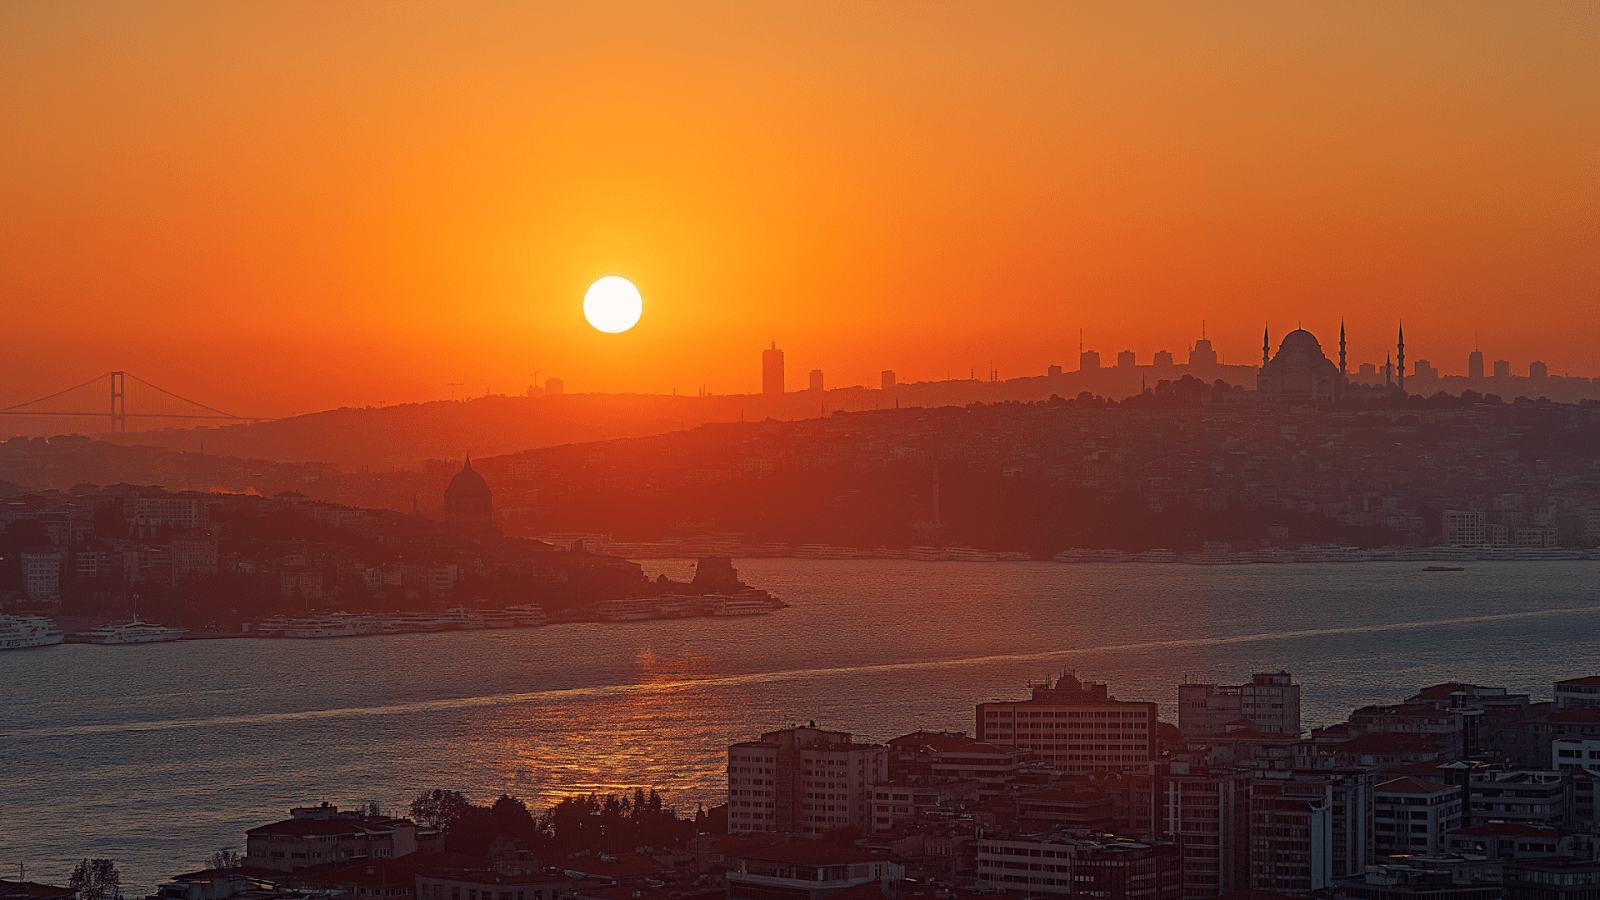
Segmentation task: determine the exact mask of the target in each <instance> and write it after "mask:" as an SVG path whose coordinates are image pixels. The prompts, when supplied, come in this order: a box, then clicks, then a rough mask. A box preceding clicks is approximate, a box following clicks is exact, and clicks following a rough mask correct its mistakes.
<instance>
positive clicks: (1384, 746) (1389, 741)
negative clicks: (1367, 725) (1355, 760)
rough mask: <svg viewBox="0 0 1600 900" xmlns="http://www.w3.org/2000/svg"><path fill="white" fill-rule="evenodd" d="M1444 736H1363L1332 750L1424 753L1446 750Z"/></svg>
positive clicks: (1387, 733) (1391, 732)
mask: <svg viewBox="0 0 1600 900" xmlns="http://www.w3.org/2000/svg"><path fill="white" fill-rule="evenodd" d="M1444 741H1445V736H1444V735H1442V734H1409V733H1401V732H1393V731H1385V732H1379V733H1376V734H1363V735H1361V736H1360V737H1354V738H1351V739H1350V740H1348V741H1345V742H1344V743H1342V744H1335V745H1334V746H1333V747H1332V748H1331V749H1332V750H1333V752H1335V753H1404V752H1407V751H1410V752H1413V753H1422V752H1429V751H1438V750H1442V749H1444Z"/></svg>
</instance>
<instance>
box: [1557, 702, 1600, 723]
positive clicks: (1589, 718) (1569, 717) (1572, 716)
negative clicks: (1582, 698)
mask: <svg viewBox="0 0 1600 900" xmlns="http://www.w3.org/2000/svg"><path fill="white" fill-rule="evenodd" d="M1545 721H1547V722H1555V723H1557V724H1560V725H1600V706H1580V707H1577V708H1575V709H1563V710H1562V711H1560V712H1556V713H1551V714H1550V715H1549V716H1548V717H1547V718H1546V719H1545Z"/></svg>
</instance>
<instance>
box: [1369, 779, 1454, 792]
mask: <svg viewBox="0 0 1600 900" xmlns="http://www.w3.org/2000/svg"><path fill="white" fill-rule="evenodd" d="M1373 790H1374V792H1376V793H1379V794H1437V793H1440V792H1441V791H1453V790H1456V786H1455V785H1453V784H1441V783H1440V782H1437V781H1428V780H1427V779H1425V778H1417V777H1416V776H1413V775H1406V776H1403V777H1401V778H1396V779H1394V780H1393V781H1385V782H1384V783H1383V784H1380V785H1378V786H1377V787H1376V788H1373Z"/></svg>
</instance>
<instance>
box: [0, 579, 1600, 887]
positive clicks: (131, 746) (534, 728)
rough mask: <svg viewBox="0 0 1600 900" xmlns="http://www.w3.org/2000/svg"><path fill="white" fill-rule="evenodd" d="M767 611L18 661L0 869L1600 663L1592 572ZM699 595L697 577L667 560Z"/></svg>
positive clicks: (914, 589)
mask: <svg viewBox="0 0 1600 900" xmlns="http://www.w3.org/2000/svg"><path fill="white" fill-rule="evenodd" d="M740 568H741V571H742V572H743V575H744V577H745V580H746V581H748V582H750V583H751V584H755V585H759V586H761V587H764V588H768V589H770V590H772V591H774V592H775V593H777V594H778V595H779V596H781V597H783V598H784V599H786V600H788V601H789V602H790V603H792V604H793V606H792V608H790V609H785V610H781V611H779V612H777V613H775V614H773V615H769V616H752V617H748V618H734V619H685V620H676V621H654V622H636V623H624V624H574V625H557V626H550V627H546V628H538V629H517V630H505V631H498V630H497V631H474V632H452V633H443V634H412V635H393V636H380V637H363V638H346V639H342V640H330V641H295V640H276V641H268V640H223V641H185V642H178V643H168V644H153V645H145V646H135V647H97V646H87V645H64V646H60V647H55V648H50V649H41V650H30V651H16V652H7V653H4V654H0V700H3V704H0V867H4V868H5V869H6V870H8V871H7V875H8V876H14V875H15V874H16V873H17V872H18V871H19V870H18V865H19V864H22V865H24V866H25V867H26V868H25V870H24V871H25V873H26V875H27V877H28V878H29V879H30V880H38V881H44V882H52V883H57V884H62V883H65V880H66V878H67V875H68V873H69V872H70V870H71V867H72V864H73V863H74V862H75V861H76V860H78V859H79V858H82V857H109V858H111V859H114V860H116V861H117V863H118V864H119V866H120V867H121V869H122V871H123V875H124V884H125V885H126V886H127V887H128V888H129V891H128V892H129V894H130V895H132V896H140V895H142V894H143V893H145V892H147V891H148V889H149V888H151V887H153V886H154V884H155V883H157V882H158V881H160V880H161V879H163V878H165V877H167V876H169V875H173V874H177V873H180V872H185V871H192V870H194V869H198V868H202V867H203V866H204V863H205V860H206V858H207V857H208V856H209V855H210V854H211V853H212V852H213V851H215V850H217V849H219V848H223V847H232V848H236V849H239V850H241V851H242V850H243V848H244V832H245V830H246V829H247V828H251V827H254V826H256V825H260V824H264V823H266V822H270V821H274V820H276V819H279V818H282V817H284V816H286V815H287V813H288V810H289V808H290V807H291V806H296V805H303V804H310V803H316V802H320V801H324V800H326V801H329V802H333V803H337V804H341V805H344V804H353V803H356V802H361V801H369V800H373V801H377V802H378V803H380V804H381V805H382V806H383V807H384V808H385V809H387V810H392V811H403V810H404V808H405V807H406V805H407V804H408V803H409V801H410V800H411V798H413V797H414V796H415V795H416V794H417V793H419V792H420V791H423V790H426V789H429V788H434V787H442V788H451V789H455V790H459V791H462V792H464V793H465V794H467V795H468V796H469V797H470V798H472V799H474V800H478V801H484V800H488V799H492V798H493V797H495V796H498V795H499V794H501V793H509V794H511V795H513V796H517V797H521V798H523V799H524V800H526V801H528V802H529V805H530V806H531V807H533V808H534V809H536V810H537V809H540V808H543V807H545V806H548V805H550V804H551V803H553V802H555V800H557V799H559V797H561V796H562V795H565V794H571V793H575V792H588V791H600V792H607V791H622V790H631V789H632V788H633V787H635V786H643V787H651V786H654V787H656V788H657V789H659V790H660V791H661V792H662V794H663V795H664V796H665V797H666V798H667V799H668V801H669V802H671V803H673V804H675V805H677V806H678V807H679V808H680V809H684V810H688V811H693V809H694V808H695V805H696V804H698V803H705V804H706V805H708V806H709V805H711V804H713V803H716V802H719V801H720V799H721V797H722V786H723V785H724V783H725V781H724V774H723V771H722V763H723V760H724V758H725V757H724V755H725V752H726V747H727V745H728V744H729V743H730V742H733V741H738V740H746V739H749V738H751V737H753V736H755V735H756V734H757V733H759V732H760V731H762V730H767V729H772V728H776V727H779V726H782V725H784V724H787V723H793V722H805V721H808V720H816V722H817V723H818V724H819V725H822V726H825V727H829V728H834V729H839V730H845V731H851V732H854V733H856V734H858V735H861V736H862V737H864V738H866V739H872V740H882V739H886V738H890V737H893V736H895V735H898V734H903V733H905V732H908V731H912V730H915V729H950V730H965V731H968V732H969V733H970V732H971V730H972V728H973V705H974V704H975V703H978V702H979V701H983V700H992V699H1006V698H1018V697H1022V696H1025V694H1026V690H1027V685H1028V682H1029V681H1030V680H1038V679H1042V678H1045V677H1047V676H1049V675H1051V674H1053V673H1059V672H1060V671H1062V670H1064V669H1073V670H1076V671H1077V672H1078V673H1079V674H1080V675H1081V676H1083V677H1086V678H1091V679H1093V680H1103V681H1107V682H1109V683H1110V686H1111V692H1112V694H1113V695H1114V696H1117V697H1119V698H1122V699H1143V700H1154V701H1157V702H1159V703H1161V704H1162V709H1163V718H1166V719H1169V720H1171V719H1172V718H1173V703H1174V700H1175V696H1176V689H1175V685H1176V684H1178V683H1179V682H1180V681H1183V680H1186V679H1187V680H1198V681H1217V682H1222V683H1237V682H1240V681H1243V680H1247V679H1248V678H1249V676H1250V674H1251V673H1252V672H1260V671H1276V670H1278V669H1287V670H1288V671H1289V672H1291V673H1292V674H1293V675H1294V677H1295V680H1296V681H1297V682H1299V683H1301V684H1303V685H1304V696H1303V722H1304V725H1305V726H1306V727H1311V726H1313V725H1318V724H1323V723H1329V722H1335V721H1341V720H1342V719H1343V718H1344V717H1345V715H1346V714H1347V713H1348V712H1349V711H1350V710H1351V709H1353V708H1355V707H1357V706H1361V705H1364V704H1368V703H1375V702H1386V701H1397V700H1400V699H1403V698H1404V697H1406V696H1408V695H1409V694H1411V693H1413V692H1414V691H1415V690H1417V689H1419V688H1421V687H1424V686H1426V685H1429V684H1434V683H1437V682H1440V681H1446V680H1452V679H1459V680H1463V681H1471V682H1475V683H1478V684H1489V685H1504V686H1506V687H1508V688H1510V689H1512V690H1514V691H1524V692H1530V693H1532V694H1534V696H1535V697H1549V696H1550V693H1551V690H1550V684H1551V682H1552V681H1555V680H1559V679H1563V678H1570V677H1575V676H1578V675H1588V674H1592V673H1594V672H1596V671H1600V640H1597V637H1600V566H1597V565H1596V564H1594V563H1586V562H1565V563H1561V562H1557V563H1522V564H1518V563H1504V562H1498V563H1469V564H1467V570H1466V571H1464V572H1422V571H1421V568H1422V566H1421V564H1415V563H1411V564H1406V563H1393V564H1376V563H1375V564H1360V565H1344V566H1332V565H1322V566H1317V565H1285V566H1248V567H1244V566H1241V567H1195V566H1182V565H1134V564H1123V565H1060V564H1055V563H918V562H907V561H893V560H870V561H802V560H744V561H742V562H741V563H740ZM647 571H649V572H650V573H651V574H652V575H653V574H655V572H658V571H665V572H668V573H670V574H672V575H673V576H675V577H680V578H682V577H687V576H688V575H689V573H690V571H691V570H690V567H689V563H687V562H664V563H650V564H647Z"/></svg>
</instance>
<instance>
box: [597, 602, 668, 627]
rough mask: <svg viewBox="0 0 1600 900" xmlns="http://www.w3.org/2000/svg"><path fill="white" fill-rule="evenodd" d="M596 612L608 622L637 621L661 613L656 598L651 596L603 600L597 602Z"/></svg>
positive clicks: (654, 616)
mask: <svg viewBox="0 0 1600 900" xmlns="http://www.w3.org/2000/svg"><path fill="white" fill-rule="evenodd" d="M594 612H595V615H597V616H599V617H600V618H601V619H602V620H604V621H607V622H637V621H639V620H640V619H654V618H656V617H657V616H658V615H660V612H659V611H658V610H657V609H656V605H655V602H654V600H652V599H650V598H640V599H628V600H602V601H600V602H599V603H596V604H595V606H594Z"/></svg>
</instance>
